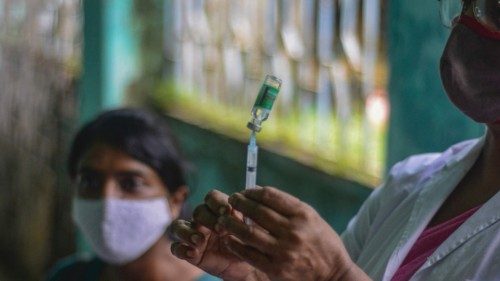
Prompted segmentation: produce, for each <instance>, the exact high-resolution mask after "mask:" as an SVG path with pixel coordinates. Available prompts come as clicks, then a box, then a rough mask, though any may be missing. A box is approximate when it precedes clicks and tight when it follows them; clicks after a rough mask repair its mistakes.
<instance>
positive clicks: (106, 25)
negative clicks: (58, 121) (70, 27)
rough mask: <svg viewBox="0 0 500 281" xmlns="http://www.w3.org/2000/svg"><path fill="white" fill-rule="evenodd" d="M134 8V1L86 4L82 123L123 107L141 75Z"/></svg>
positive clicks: (88, 0)
mask: <svg viewBox="0 0 500 281" xmlns="http://www.w3.org/2000/svg"><path fill="white" fill-rule="evenodd" d="M133 4H134V3H133V0H106V1H100V0H85V1H83V12H84V25H83V37H84V42H85V44H84V48H83V58H84V59H83V76H82V88H81V93H80V120H81V122H86V121H89V120H90V119H92V118H93V117H94V116H96V115H97V114H98V113H99V112H101V111H102V110H104V109H108V108H113V107H117V106H119V105H121V104H122V102H123V98H124V96H125V93H126V92H127V88H128V86H129V85H130V83H131V81H132V80H133V79H135V77H136V76H137V74H138V73H139V72H140V69H139V63H138V44H137V34H136V28H135V27H134V22H133V16H132V15H133Z"/></svg>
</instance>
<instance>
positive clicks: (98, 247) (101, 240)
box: [73, 197, 172, 265]
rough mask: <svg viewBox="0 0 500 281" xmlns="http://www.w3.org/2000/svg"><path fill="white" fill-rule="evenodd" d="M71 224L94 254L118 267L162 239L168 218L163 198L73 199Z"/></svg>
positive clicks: (168, 211) (167, 205)
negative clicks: (78, 230)
mask: <svg viewBox="0 0 500 281" xmlns="http://www.w3.org/2000/svg"><path fill="white" fill-rule="evenodd" d="M73 220H74V222H75V223H76V225H77V226H78V228H79V229H80V230H81V231H82V232H83V235H84V236H85V237H86V238H87V240H88V242H89V243H90V245H91V246H92V249H93V250H94V251H95V253H96V254H97V255H98V256H99V257H100V258H101V259H102V260H103V261H105V262H107V263H109V264H114V265H122V264H126V263H128V262H131V261H133V260H135V259H137V258H139V257H140V256H141V255H142V254H144V253H145V252H146V251H147V250H148V249H149V248H151V246H152V245H153V244H154V243H156V242H157V241H158V240H159V239H160V237H162V236H163V234H164V233H165V230H166V228H167V226H168V225H169V224H170V222H171V220H172V218H171V215H170V208H169V204H168V201H167V199H166V198H164V197H162V198H155V199H148V200H130V199H114V198H113V199H104V200H87V199H81V198H78V197H77V198H75V200H74V201H73Z"/></svg>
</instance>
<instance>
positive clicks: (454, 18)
mask: <svg viewBox="0 0 500 281" xmlns="http://www.w3.org/2000/svg"><path fill="white" fill-rule="evenodd" d="M439 2H440V14H441V21H442V22H443V24H444V25H445V26H446V27H449V28H451V27H453V26H454V25H455V24H456V23H457V22H458V21H459V20H460V17H461V16H462V14H463V13H462V12H463V11H466V10H469V8H470V7H471V6H472V13H473V16H474V18H475V20H476V21H477V22H478V23H480V24H481V25H483V26H484V27H485V28H487V29H488V30H490V31H492V32H500V0H472V1H470V0H466V1H463V0H439ZM471 16H472V15H471Z"/></svg>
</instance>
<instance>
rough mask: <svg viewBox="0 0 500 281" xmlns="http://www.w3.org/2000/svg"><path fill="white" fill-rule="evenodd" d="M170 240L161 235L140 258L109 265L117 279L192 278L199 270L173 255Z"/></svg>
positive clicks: (163, 280) (164, 279)
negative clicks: (119, 264) (125, 262)
mask: <svg viewBox="0 0 500 281" xmlns="http://www.w3.org/2000/svg"><path fill="white" fill-rule="evenodd" d="M171 243H172V242H171V241H170V240H169V239H168V238H167V237H162V238H161V239H160V240H158V242H156V243H155V244H154V245H153V246H152V247H151V248H150V249H149V250H148V251H147V252H146V253H144V255H142V256H141V257H140V258H138V259H136V260H134V261H132V262H130V263H127V264H125V265H121V266H111V268H110V269H111V271H113V275H114V276H116V277H117V279H118V280H124V281H129V280H134V281H135V280H158V281H160V280H161V281H170V280H179V281H181V280H194V279H195V278H196V277H197V276H199V275H201V271H199V270H198V269H196V268H195V267H193V266H192V265H190V264H189V263H187V262H185V261H183V260H180V259H178V258H176V257H175V256H173V254H172V253H171V251H170V245H171Z"/></svg>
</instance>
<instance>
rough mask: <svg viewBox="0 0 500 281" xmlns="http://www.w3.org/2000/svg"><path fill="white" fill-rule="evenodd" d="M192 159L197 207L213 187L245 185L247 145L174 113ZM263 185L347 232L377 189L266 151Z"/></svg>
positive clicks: (228, 190) (232, 189) (260, 169)
mask: <svg viewBox="0 0 500 281" xmlns="http://www.w3.org/2000/svg"><path fill="white" fill-rule="evenodd" d="M168 120H169V123H170V126H171V128H172V129H173V131H174V133H175V135H176V136H177V137H178V139H179V142H180V144H181V146H182V148H183V151H184V153H185V154H186V156H187V158H188V159H189V160H190V161H191V163H192V164H193V166H194V168H195V169H194V170H193V171H192V172H191V173H190V177H189V183H190V186H191V189H192V195H191V198H190V201H191V203H192V205H193V206H195V205H197V204H199V203H200V202H202V200H203V197H204V196H205V194H206V193H207V192H208V191H209V190H211V189H213V188H216V189H219V190H221V191H224V192H226V193H233V192H236V191H240V190H242V189H243V188H244V185H245V163H246V144H244V143H241V142H239V141H236V140H234V139H231V138H228V137H226V136H222V135H220V134H217V133H214V132H211V131H209V130H206V129H203V128H200V127H197V126H194V125H191V124H188V123H185V122H183V121H180V120H177V119H175V118H172V117H168ZM257 184H259V185H271V186H275V187H279V188H280V189H282V190H284V191H287V192H289V193H291V194H293V195H295V196H297V197H299V198H300V199H301V200H303V201H305V202H307V203H309V204H310V205H312V206H313V207H314V208H315V209H316V210H318V212H319V213H320V214H321V215H322V216H323V218H325V219H326V220H327V221H328V222H329V223H330V224H331V225H332V226H333V227H334V228H335V229H336V230H337V231H342V230H343V229H344V228H345V227H346V225H347V223H348V221H349V219H350V218H351V217H352V216H353V215H354V214H356V212H357V210H358V208H359V207H360V205H361V203H362V202H363V201H364V199H366V197H367V196H368V195H369V193H370V192H371V189H369V188H366V187H364V186H362V185H360V184H357V183H355V182H350V181H347V180H343V179H339V178H335V177H333V176H330V175H327V174H324V173H322V172H319V171H317V170H314V169H312V168H309V167H307V166H304V165H302V164H300V163H298V162H296V161H293V160H291V159H288V158H286V157H283V156H280V155H277V154H275V153H272V152H269V151H265V150H263V149H260V151H259V166H258V173H257Z"/></svg>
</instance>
